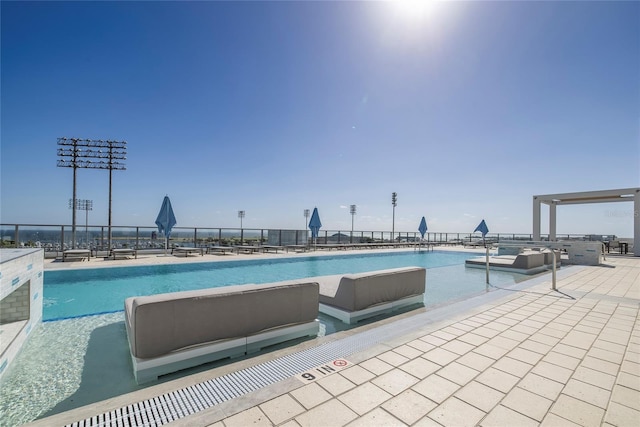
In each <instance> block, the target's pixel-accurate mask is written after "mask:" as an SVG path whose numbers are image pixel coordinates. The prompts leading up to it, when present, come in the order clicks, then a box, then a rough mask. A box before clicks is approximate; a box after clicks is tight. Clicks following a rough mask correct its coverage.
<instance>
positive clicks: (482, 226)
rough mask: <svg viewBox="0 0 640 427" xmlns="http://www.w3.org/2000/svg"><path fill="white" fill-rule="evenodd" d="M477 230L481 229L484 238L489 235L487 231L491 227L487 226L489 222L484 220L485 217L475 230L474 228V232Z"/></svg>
mask: <svg viewBox="0 0 640 427" xmlns="http://www.w3.org/2000/svg"><path fill="white" fill-rule="evenodd" d="M476 231H479V232H481V233H482V238H483V239H484V236H486V235H487V233H488V232H489V227H487V223H486V222H484V219H483V220H482V221H481V222H480V224H478V226H477V227H476V229H475V230H473V232H474V233H475V232H476Z"/></svg>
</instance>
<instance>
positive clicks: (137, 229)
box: [136, 227, 140, 249]
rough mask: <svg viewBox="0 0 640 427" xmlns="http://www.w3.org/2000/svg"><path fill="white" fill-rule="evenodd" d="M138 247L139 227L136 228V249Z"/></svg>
mask: <svg viewBox="0 0 640 427" xmlns="http://www.w3.org/2000/svg"><path fill="white" fill-rule="evenodd" d="M139 247H140V227H136V249H138V248H139Z"/></svg>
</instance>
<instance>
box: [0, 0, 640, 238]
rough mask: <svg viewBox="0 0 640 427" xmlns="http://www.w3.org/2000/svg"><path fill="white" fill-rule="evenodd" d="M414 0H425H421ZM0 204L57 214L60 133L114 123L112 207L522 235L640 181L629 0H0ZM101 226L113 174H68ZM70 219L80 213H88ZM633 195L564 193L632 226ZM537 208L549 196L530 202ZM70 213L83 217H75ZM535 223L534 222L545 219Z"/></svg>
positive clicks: (595, 227) (633, 5) (5, 212)
mask: <svg viewBox="0 0 640 427" xmlns="http://www.w3.org/2000/svg"><path fill="white" fill-rule="evenodd" d="M423 3H424V2H423ZM1 19H2V21H1V24H2V25H1V26H2V29H1V31H2V34H1V35H2V39H1V60H2V62H1V72H2V73H1V84H2V87H1V89H2V92H1V107H2V109H1V119H2V122H1V138H2V141H1V144H2V145H1V151H0V153H1V172H0V173H1V184H0V185H1V187H0V190H1V193H0V197H1V199H0V200H1V202H2V203H1V207H0V215H1V221H2V223H38V224H60V223H65V224H70V223H71V211H70V210H69V209H68V200H69V199H70V198H71V197H72V171H71V169H67V168H58V167H56V160H57V156H56V149H57V145H56V141H57V138H58V137H62V136H66V137H81V138H95V139H113V140H125V141H127V142H128V149H127V151H128V155H127V160H126V166H127V170H126V171H115V172H114V173H113V224H114V225H140V226H152V225H153V222H154V220H155V217H156V215H157V212H158V210H159V209H160V205H161V203H162V198H163V197H164V195H165V194H168V195H169V196H170V198H171V201H172V204H173V207H174V211H175V214H176V217H177V219H178V225H179V226H200V227H238V226H239V219H238V217H237V212H238V210H245V211H246V217H245V218H244V222H243V225H244V227H245V228H302V226H303V225H304V217H303V210H304V209H313V207H315V206H317V207H318V209H319V211H320V216H321V218H322V222H323V228H328V229H332V230H336V229H342V230H349V229H350V228H351V215H350V214H349V205H350V204H356V205H357V206H358V208H357V215H356V217H355V228H356V229H357V230H376V231H382V230H385V231H387V230H391V217H392V206H391V193H392V192H394V191H395V192H397V193H398V205H397V207H396V210H395V229H396V231H398V230H400V231H414V230H417V227H418V224H419V222H420V218H421V217H422V216H423V215H424V216H426V218H427V223H428V227H429V231H439V232H471V231H473V229H474V228H475V226H476V225H477V224H478V223H479V222H480V220H481V219H482V218H484V219H486V221H487V224H488V226H489V229H490V231H491V232H513V233H531V230H532V225H531V218H532V196H533V195H534V194H548V193H561V192H574V191H590V190H602V189H612V188H627V187H637V186H640V126H639V118H640V77H639V76H640V3H639V2H438V3H434V4H432V5H430V6H429V7H422V8H418V7H414V8H413V9H410V8H406V7H405V8H403V7H401V2H397V1H396V2H346V1H345V2H339V1H336V2H302V1H298V2H284V1H283V2H270V1H265V2H43V3H38V2H6V1H3V2H2V3H1ZM77 194H78V198H81V199H92V200H93V201H94V210H93V211H92V212H91V213H90V217H89V222H90V223H92V224H106V223H107V217H108V173H107V172H106V171H101V170H88V169H80V170H79V171H78V193H77ZM80 215H81V216H79V218H83V217H84V215H82V213H81V214H80ZM632 215H633V205H632V204H631V203H620V204H596V205H583V206H577V207H576V206H570V207H566V208H565V207H561V208H559V209H558V232H559V233H599V234H608V233H613V234H617V235H621V236H631V235H632V222H633V221H632ZM544 217H545V216H544V215H543V218H544ZM81 222H82V223H83V221H81ZM546 229H547V227H546V224H544V223H543V232H545V231H546Z"/></svg>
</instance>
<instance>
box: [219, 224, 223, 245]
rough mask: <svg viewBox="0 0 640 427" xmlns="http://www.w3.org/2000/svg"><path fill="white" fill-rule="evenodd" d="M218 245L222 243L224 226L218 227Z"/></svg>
mask: <svg viewBox="0 0 640 427" xmlns="http://www.w3.org/2000/svg"><path fill="white" fill-rule="evenodd" d="M218 245H222V228H218Z"/></svg>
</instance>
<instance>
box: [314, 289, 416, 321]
mask: <svg viewBox="0 0 640 427" xmlns="http://www.w3.org/2000/svg"><path fill="white" fill-rule="evenodd" d="M414 304H424V294H421V295H415V296H412V297H407V298H403V299H400V300H396V301H391V302H387V303H384V304H378V305H374V306H373V307H368V308H365V309H364V310H358V311H346V310H341V309H339V308H337V307H333V306H330V305H327V304H322V303H320V306H319V309H320V313H324V314H326V315H327V316H331V317H334V318H336V319H338V320H341V321H342V322H344V323H347V324H349V325H352V324H354V323H357V322H359V321H361V320H364V319H368V318H369V317H374V316H377V315H379V314H388V313H391V312H393V311H395V310H398V309H400V308H402V307H407V306H410V305H414Z"/></svg>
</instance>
